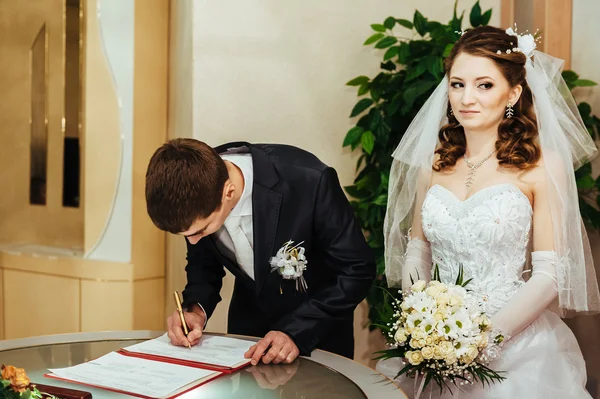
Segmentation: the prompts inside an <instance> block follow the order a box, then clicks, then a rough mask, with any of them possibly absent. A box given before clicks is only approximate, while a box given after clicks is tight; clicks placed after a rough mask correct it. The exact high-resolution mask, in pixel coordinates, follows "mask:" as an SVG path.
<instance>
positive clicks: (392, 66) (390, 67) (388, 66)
mask: <svg viewBox="0 0 600 399" xmlns="http://www.w3.org/2000/svg"><path fill="white" fill-rule="evenodd" d="M380 67H381V69H383V70H385V71H395V70H396V64H394V62H393V61H388V62H382V63H381V64H380Z"/></svg>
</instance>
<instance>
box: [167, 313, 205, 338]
mask: <svg viewBox="0 0 600 399" xmlns="http://www.w3.org/2000/svg"><path fill="white" fill-rule="evenodd" d="M190 310H191V312H183V317H184V318H185V322H186V324H187V325H188V327H189V329H190V333H189V334H188V335H187V337H186V336H185V335H184V334H183V326H182V325H181V319H180V318H179V312H177V311H174V312H173V314H172V315H171V316H169V318H168V319H167V325H168V328H169V330H168V336H169V340H170V341H171V343H172V344H173V345H177V346H188V345H189V346H194V345H197V344H198V342H200V337H202V331H203V330H204V325H205V324H206V313H204V310H203V309H202V308H201V307H200V306H198V305H194V306H192V307H191V308H190Z"/></svg>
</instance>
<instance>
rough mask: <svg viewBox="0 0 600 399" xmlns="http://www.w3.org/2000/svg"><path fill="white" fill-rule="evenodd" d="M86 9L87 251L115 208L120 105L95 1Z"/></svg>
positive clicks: (88, 0)
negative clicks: (102, 39) (112, 208)
mask: <svg viewBox="0 0 600 399" xmlns="http://www.w3.org/2000/svg"><path fill="white" fill-rule="evenodd" d="M84 1H85V9H86V11H87V12H86V14H85V15H86V21H85V22H86V23H85V25H86V27H85V32H86V48H85V65H86V67H85V80H84V87H85V94H84V99H83V101H84V106H83V109H84V115H85V120H84V134H83V137H82V141H83V148H85V151H84V153H83V154H82V173H83V175H84V179H83V180H84V183H83V190H82V193H83V197H82V198H83V203H84V220H85V229H84V249H85V251H86V252H87V251H89V250H90V249H91V248H93V247H94V245H95V244H96V242H97V241H98V239H99V238H100V235H101V233H102V231H103V229H104V226H105V224H106V222H107V220H108V216H109V213H110V210H111V206H112V200H113V197H114V194H115V188H116V184H117V175H118V170H119V168H120V158H121V151H122V148H121V140H120V134H121V131H120V126H119V104H118V100H117V95H116V91H115V87H114V84H113V81H112V77H111V72H110V68H109V66H108V64H107V61H106V58H105V56H104V52H103V51H104V50H103V48H102V42H101V38H100V33H99V29H98V18H97V14H96V12H95V11H96V0H84Z"/></svg>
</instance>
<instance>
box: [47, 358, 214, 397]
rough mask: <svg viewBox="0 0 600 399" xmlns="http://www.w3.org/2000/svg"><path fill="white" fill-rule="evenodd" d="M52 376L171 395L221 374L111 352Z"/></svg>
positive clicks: (152, 394) (142, 393)
mask: <svg viewBox="0 0 600 399" xmlns="http://www.w3.org/2000/svg"><path fill="white" fill-rule="evenodd" d="M50 371H51V372H52V375H53V376H56V377H59V378H62V379H65V380H70V381H73V382H79V383H83V384H89V385H94V386H97V387H100V388H108V389H116V390H120V391H124V392H130V393H135V394H138V395H143V396H148V397H151V398H168V397H170V396H173V395H175V394H177V393H180V392H183V391H185V390H186V389H189V388H191V387H193V386H195V385H198V384H200V383H201V382H202V381H205V380H207V379H210V378H211V377H214V376H216V375H219V374H221V373H220V372H217V371H211V370H203V369H199V368H194V367H186V366H180V365H177V364H170V363H164V362H157V361H152V360H145V359H139V358H134V357H129V356H125V355H121V354H118V353H116V352H111V353H109V354H108V355H104V356H102V357H99V358H98V359H96V360H92V361H90V362H87V363H83V364H80V365H77V366H73V367H66V368H62V369H51V370H50Z"/></svg>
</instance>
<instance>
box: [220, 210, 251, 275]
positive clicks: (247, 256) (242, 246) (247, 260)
mask: <svg viewBox="0 0 600 399" xmlns="http://www.w3.org/2000/svg"><path fill="white" fill-rule="evenodd" d="M241 219H242V217H241V216H231V215H230V216H229V217H228V218H227V219H226V220H225V223H224V225H225V228H226V229H227V232H228V233H229V236H230V237H231V241H232V242H233V247H234V250H235V259H236V260H237V262H238V264H239V265H240V268H241V269H242V270H243V271H244V272H246V274H247V275H248V276H250V278H251V279H252V280H254V250H253V249H252V246H251V245H250V242H249V241H248V237H246V234H244V231H243V230H242V225H241V222H242V220H241Z"/></svg>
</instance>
